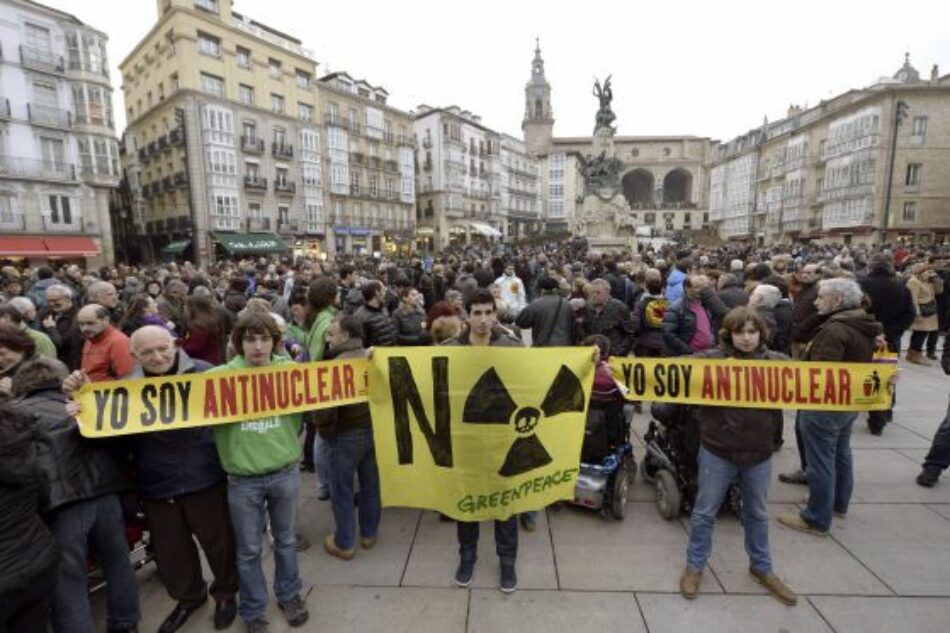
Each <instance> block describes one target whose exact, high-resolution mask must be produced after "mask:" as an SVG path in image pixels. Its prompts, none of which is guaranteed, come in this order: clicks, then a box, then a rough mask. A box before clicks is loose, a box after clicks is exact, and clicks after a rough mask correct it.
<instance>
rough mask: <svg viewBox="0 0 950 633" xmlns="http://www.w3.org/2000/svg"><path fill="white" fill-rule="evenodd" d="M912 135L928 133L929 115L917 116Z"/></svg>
mask: <svg viewBox="0 0 950 633" xmlns="http://www.w3.org/2000/svg"><path fill="white" fill-rule="evenodd" d="M910 134H911V136H924V135H926V134H927V117H925V116H915V117H914V123H913V127H912V128H911V131H910Z"/></svg>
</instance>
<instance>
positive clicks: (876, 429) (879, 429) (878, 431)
mask: <svg viewBox="0 0 950 633" xmlns="http://www.w3.org/2000/svg"><path fill="white" fill-rule="evenodd" d="M868 431H870V432H871V435H876V436H878V437H880V436H882V435H884V425H883V424H877V423H875V424H871V422H870V421H868Z"/></svg>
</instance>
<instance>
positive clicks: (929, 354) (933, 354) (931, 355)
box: [927, 350, 937, 360]
mask: <svg viewBox="0 0 950 633" xmlns="http://www.w3.org/2000/svg"><path fill="white" fill-rule="evenodd" d="M927 358H929V359H930V360H937V352H931V351H930V350H927Z"/></svg>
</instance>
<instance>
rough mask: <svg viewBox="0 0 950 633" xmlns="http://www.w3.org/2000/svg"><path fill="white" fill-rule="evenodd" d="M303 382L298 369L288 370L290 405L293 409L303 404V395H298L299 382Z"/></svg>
mask: <svg viewBox="0 0 950 633" xmlns="http://www.w3.org/2000/svg"><path fill="white" fill-rule="evenodd" d="M302 380H303V374H302V373H301V371H300V370H299V369H291V370H290V403H291V404H292V405H294V406H295V407H299V406H300V405H302V404H303V394H302V393H300V381H302Z"/></svg>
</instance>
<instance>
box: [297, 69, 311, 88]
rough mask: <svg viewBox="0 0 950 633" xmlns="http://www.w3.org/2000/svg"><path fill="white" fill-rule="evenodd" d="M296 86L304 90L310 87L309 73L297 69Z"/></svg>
mask: <svg viewBox="0 0 950 633" xmlns="http://www.w3.org/2000/svg"><path fill="white" fill-rule="evenodd" d="M297 87H298V88H302V89H304V90H308V89H309V88H310V73H307V72H304V71H302V70H298V71H297Z"/></svg>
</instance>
